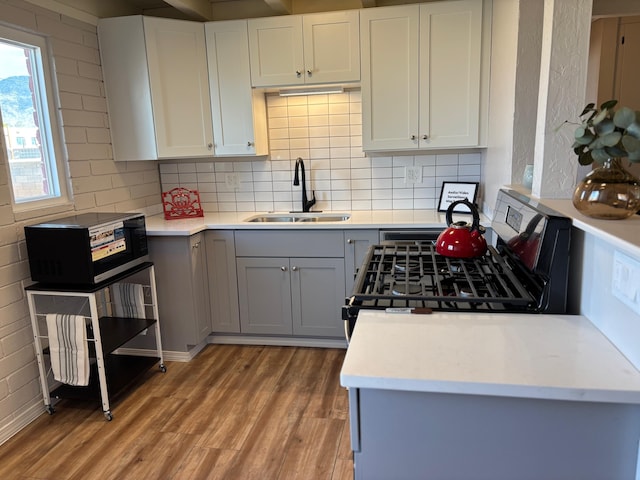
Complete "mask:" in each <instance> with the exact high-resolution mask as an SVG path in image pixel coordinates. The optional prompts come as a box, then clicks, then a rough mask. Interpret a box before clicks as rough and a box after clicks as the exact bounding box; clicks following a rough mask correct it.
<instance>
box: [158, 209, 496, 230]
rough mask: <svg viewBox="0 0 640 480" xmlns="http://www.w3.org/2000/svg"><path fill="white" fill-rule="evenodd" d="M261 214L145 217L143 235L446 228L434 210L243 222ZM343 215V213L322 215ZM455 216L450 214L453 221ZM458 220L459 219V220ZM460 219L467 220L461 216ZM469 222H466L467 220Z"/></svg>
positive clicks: (484, 221)
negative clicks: (333, 219) (338, 219)
mask: <svg viewBox="0 0 640 480" xmlns="http://www.w3.org/2000/svg"><path fill="white" fill-rule="evenodd" d="M262 213H265V212H222V213H207V214H205V216H204V217H200V218H192V219H184V220H183V219H179V220H165V219H164V217H163V216H162V215H154V216H150V217H147V218H146V227H147V234H148V235H150V236H177V235H193V234H195V233H198V232H201V231H203V230H214V229H218V230H224V229H251V230H258V229H269V230H273V229H282V230H286V229H296V230H304V229H316V230H318V229H341V230H342V229H351V228H382V229H384V228H431V227H437V228H442V227H443V226H446V216H445V213H444V212H438V211H436V210H378V211H369V210H367V211H353V212H346V213H349V214H351V218H349V220H346V221H342V222H299V223H298V222H296V223H290V222H284V223H278V222H265V223H251V222H245V221H244V220H245V219H246V218H249V217H251V216H253V215H259V214H262ZM323 213H325V214H327V213H336V214H338V213H345V212H327V211H325V212H323ZM456 218H457V217H456V216H455V215H454V219H456ZM461 218H462V217H461ZM464 218H470V217H469V216H468V215H465V216H464ZM469 221H470V220H469ZM481 224H482V225H484V226H486V227H489V226H490V221H489V220H488V219H487V218H485V217H481Z"/></svg>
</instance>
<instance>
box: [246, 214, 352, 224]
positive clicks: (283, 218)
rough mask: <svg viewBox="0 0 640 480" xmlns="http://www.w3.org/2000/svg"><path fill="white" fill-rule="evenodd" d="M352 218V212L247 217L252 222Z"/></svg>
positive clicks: (330, 220)
mask: <svg viewBox="0 0 640 480" xmlns="http://www.w3.org/2000/svg"><path fill="white" fill-rule="evenodd" d="M350 218H351V214H350V213H333V212H332V213H320V212H317V213H314V212H309V213H264V214H261V215H254V216H253V217H249V218H246V219H245V220H244V221H245V222H251V223H265V222H273V223H291V222H345V221H347V220H349V219H350Z"/></svg>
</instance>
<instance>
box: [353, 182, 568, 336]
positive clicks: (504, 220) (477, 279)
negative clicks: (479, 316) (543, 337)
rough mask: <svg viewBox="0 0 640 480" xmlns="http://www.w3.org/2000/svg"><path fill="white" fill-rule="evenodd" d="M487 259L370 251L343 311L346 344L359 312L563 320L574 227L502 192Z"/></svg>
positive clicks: (385, 246) (398, 247)
mask: <svg viewBox="0 0 640 480" xmlns="http://www.w3.org/2000/svg"><path fill="white" fill-rule="evenodd" d="M491 228H492V229H493V232H494V235H495V242H494V243H495V244H494V245H493V246H489V248H488V251H487V253H486V254H485V255H482V256H479V257H475V258H466V259H459V258H450V257H445V256H442V255H440V254H438V253H437V252H436V250H435V246H434V245H433V244H430V243H424V242H418V241H416V242H414V243H413V244H412V243H411V242H393V241H390V242H385V243H382V244H378V245H372V246H371V247H369V250H368V252H367V254H366V256H365V259H364V261H363V263H362V266H361V267H360V269H359V270H358V274H357V276H356V280H355V284H354V288H353V291H352V295H351V296H350V297H348V298H347V299H346V304H345V305H344V306H343V309H342V317H343V320H345V330H346V333H347V338H350V335H351V332H352V331H353V328H354V326H355V323H356V319H357V316H358V312H359V311H360V310H361V309H378V310H380V309H384V310H386V311H390V312H397V311H414V312H429V311H433V310H437V311H452V312H460V311H464V312H469V311H477V312H493V313H498V312H500V313H566V310H567V305H566V303H567V283H568V271H569V244H570V233H571V220H570V219H569V218H567V217H564V216H562V215H560V214H558V213H557V212H555V211H553V210H550V209H548V208H546V207H544V206H542V205H539V204H538V203H537V202H535V201H533V200H531V199H530V198H528V197H526V196H524V195H520V194H518V193H517V192H514V191H511V190H500V192H499V193H498V200H497V203H496V209H495V213H494V219H493V221H492V222H491Z"/></svg>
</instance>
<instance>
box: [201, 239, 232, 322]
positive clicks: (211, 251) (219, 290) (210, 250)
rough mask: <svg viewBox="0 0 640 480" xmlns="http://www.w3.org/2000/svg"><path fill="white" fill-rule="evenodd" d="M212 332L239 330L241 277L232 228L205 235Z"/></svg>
mask: <svg viewBox="0 0 640 480" xmlns="http://www.w3.org/2000/svg"><path fill="white" fill-rule="evenodd" d="M205 243H206V247H207V248H206V250H207V272H208V274H209V300H210V302H209V303H210V306H211V322H212V325H211V326H212V329H213V332H214V333H216V332H230V333H239V332H240V313H239V311H238V276H237V274H236V250H235V245H234V240H233V231H231V230H229V231H219V232H212V231H208V232H206V234H205Z"/></svg>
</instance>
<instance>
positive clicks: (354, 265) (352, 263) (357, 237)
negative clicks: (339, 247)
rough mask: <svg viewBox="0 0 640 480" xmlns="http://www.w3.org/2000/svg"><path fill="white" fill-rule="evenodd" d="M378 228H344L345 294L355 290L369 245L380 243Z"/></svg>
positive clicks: (347, 294)
mask: <svg viewBox="0 0 640 480" xmlns="http://www.w3.org/2000/svg"><path fill="white" fill-rule="evenodd" d="M378 235H379V232H378V230H344V265H345V275H346V277H345V288H346V291H345V294H346V296H347V297H348V296H349V295H351V292H352V291H353V281H354V280H355V276H356V274H357V273H358V269H359V268H360V265H362V261H363V260H364V257H365V255H366V253H367V250H368V249H369V246H371V245H375V244H377V243H378V240H379V239H378Z"/></svg>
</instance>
